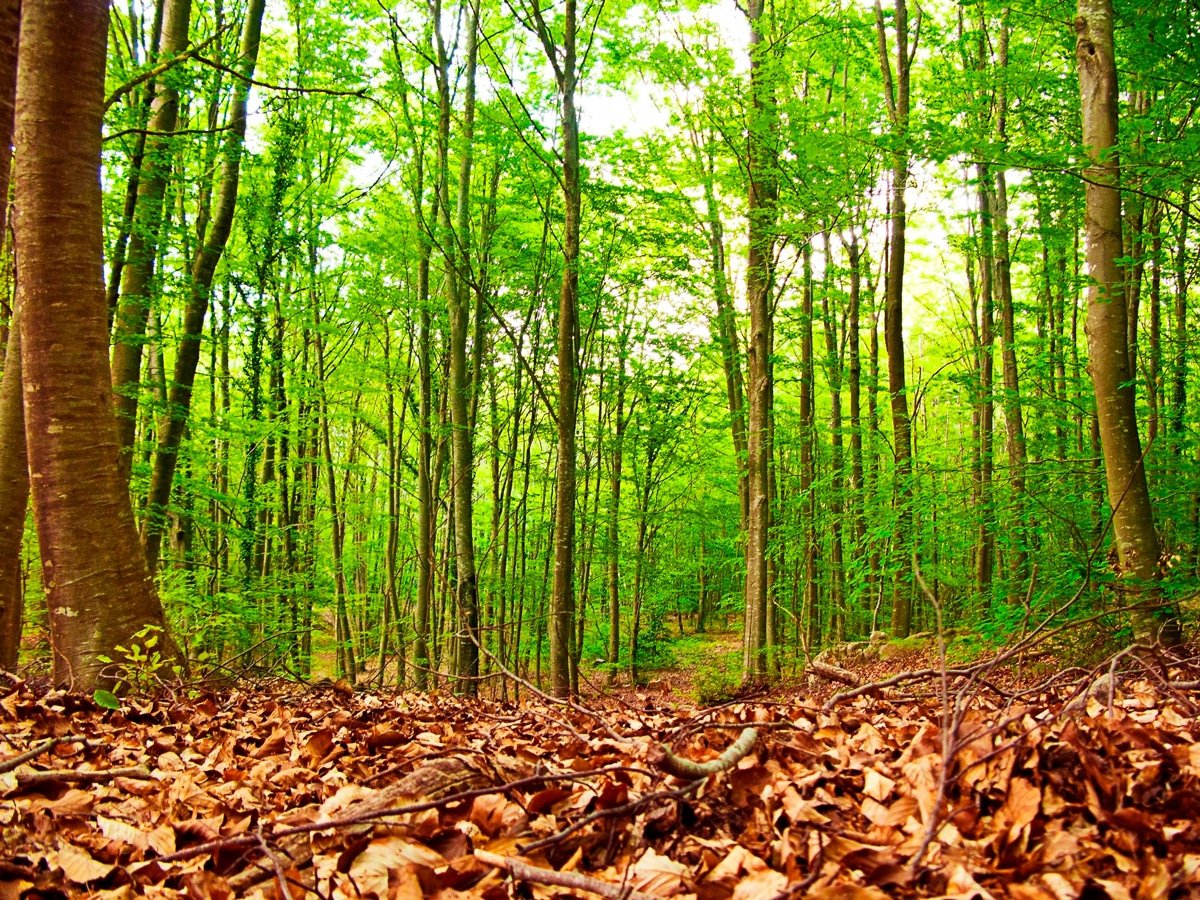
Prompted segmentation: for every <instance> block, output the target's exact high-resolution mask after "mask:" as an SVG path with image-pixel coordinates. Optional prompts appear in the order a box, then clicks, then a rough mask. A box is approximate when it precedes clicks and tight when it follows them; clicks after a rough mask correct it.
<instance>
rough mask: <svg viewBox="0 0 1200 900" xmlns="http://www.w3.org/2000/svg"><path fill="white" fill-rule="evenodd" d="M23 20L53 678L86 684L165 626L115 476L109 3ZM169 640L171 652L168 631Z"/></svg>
mask: <svg viewBox="0 0 1200 900" xmlns="http://www.w3.org/2000/svg"><path fill="white" fill-rule="evenodd" d="M22 19H23V21H22V27H21V43H20V67H19V73H18V79H17V110H18V115H17V128H16V142H15V143H16V153H17V158H18V160H19V164H18V165H19V168H18V174H17V179H16V180H17V198H16V199H17V220H16V224H15V232H16V235H17V248H16V249H17V260H18V263H17V265H18V269H17V277H18V284H19V291H20V295H19V299H18V303H19V305H20V306H21V310H22V311H21V365H22V375H23V379H24V392H25V416H26V422H27V423H28V429H27V434H28V435H29V436H31V437H32V439H31V440H28V448H29V467H30V481H31V484H32V485H33V505H34V515H35V518H36V521H37V527H38V538H39V542H40V545H41V551H42V572H43V584H44V585H45V589H46V595H47V603H48V606H49V612H50V634H51V645H52V647H53V653H54V680H55V682H56V683H58V684H62V685H68V686H70V687H73V688H75V689H79V690H90V689H92V688H93V687H94V686H96V685H97V684H106V683H108V682H109V680H110V677H109V673H106V672H105V664H104V663H102V662H101V661H100V659H99V657H100V656H102V655H108V656H111V657H113V658H119V657H120V654H119V653H118V652H117V651H116V649H115V648H116V646H117V645H118V644H124V645H125V646H129V645H130V644H131V643H136V642H138V641H139V640H143V639H139V638H137V637H135V636H136V635H137V634H138V632H140V631H142V630H143V629H145V628H146V627H148V626H150V627H158V628H162V627H163V626H164V625H165V622H164V619H163V613H162V606H161V605H160V603H159V600H158V596H157V595H156V594H155V591H154V586H153V583H152V582H151V580H150V577H149V573H148V572H147V570H146V565H145V562H144V560H143V558H142V556H141V554H140V552H139V547H138V536H137V528H136V526H135V524H134V519H133V510H132V508H131V506H130V503H129V495H128V492H127V490H126V488H125V485H124V483H123V482H122V480H121V478H120V476H119V474H118V457H119V450H118V444H117V429H116V420H115V417H114V416H113V412H112V402H111V399H110V398H111V395H110V393H109V387H108V386H109V384H110V383H111V380H110V379H111V373H110V370H109V365H108V312H107V304H106V300H105V296H104V282H103V270H102V265H101V258H102V255H103V231H102V222H101V189H100V131H101V122H102V116H103V98H104V67H105V58H106V49H107V45H106V37H107V29H108V9H107V4H105V3H104V2H102V0H44V2H38V3H31V4H28V5H27V6H26V8H25V10H24V12H23V14H22ZM82 473H86V476H87V477H82ZM159 648H160V652H162V653H163V654H164V655H165V656H166V657H167V658H168V659H170V658H172V657H174V656H175V650H174V647H173V645H172V644H171V642H170V641H169V640H168V639H166V637H165V636H160V639H159Z"/></svg>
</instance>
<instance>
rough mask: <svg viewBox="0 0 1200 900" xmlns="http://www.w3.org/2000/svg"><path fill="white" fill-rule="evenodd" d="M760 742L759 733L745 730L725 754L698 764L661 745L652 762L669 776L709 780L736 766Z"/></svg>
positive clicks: (751, 729)
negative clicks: (708, 778)
mask: <svg viewBox="0 0 1200 900" xmlns="http://www.w3.org/2000/svg"><path fill="white" fill-rule="evenodd" d="M756 740H758V731H757V730H756V729H754V728H743V729H742V734H741V737H739V738H738V739H737V740H736V741H734V742H733V743H732V744H730V745H729V747H728V748H726V750H725V752H724V753H722V754H721V755H720V756H718V757H717V758H716V759H710V760H709V761H708V762H703V763H698V762H696V761H695V760H691V759H687V758H686V757H683V756H676V755H675V754H674V753H672V752H671V751H670V750H669V749H668V748H667V747H666V746H664V745H662V744H659V745H658V748H657V752H653V753H652V754H651V759H650V761H651V762H652V763H654V764H655V765H657V766H658V767H659V768H660V769H662V770H663V771H664V772H666V773H667V774H669V775H675V776H678V777H679V778H689V779H692V778H707V777H708V776H709V775H715V774H717V773H718V772H724V771H725V770H726V769H732V768H733V767H734V766H736V765H737V764H738V763H739V762H741V761H742V759H743V758H744V757H745V755H746V754H747V753H749V752H750V748H751V747H753V746H754V742H755V741H756Z"/></svg>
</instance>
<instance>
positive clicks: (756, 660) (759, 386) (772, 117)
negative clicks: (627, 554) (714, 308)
mask: <svg viewBox="0 0 1200 900" xmlns="http://www.w3.org/2000/svg"><path fill="white" fill-rule="evenodd" d="M747 11H748V18H749V20H750V102H751V114H750V115H751V118H750V133H749V136H748V141H749V146H748V148H747V149H748V155H747V163H748V166H747V168H748V171H749V192H748V198H747V211H746V212H747V218H748V219H749V242H748V243H749V246H748V251H747V265H746V305H747V306H748V307H749V309H750V340H749V347H748V354H747V365H748V370H749V377H748V379H747V380H748V394H749V422H748V428H747V441H746V446H747V466H746V473H747V474H746V479H747V491H746V496H747V521H746V612H745V616H746V619H745V626H744V631H743V640H742V664H743V675H744V678H745V679H746V680H747V681H748V682H750V681H759V680H762V679H763V678H765V677H766V675H767V643H768V622H767V619H768V615H767V604H768V602H769V598H768V596H767V568H768V567H767V541H768V533H767V532H768V527H769V521H770V518H769V517H770V493H769V490H770V479H769V475H768V470H769V469H770V466H771V444H770V435H769V429H770V416H771V412H770V396H771V389H770V359H769V355H770V331H771V289H772V282H773V274H774V271H773V269H774V247H775V238H774V229H775V205H776V200H777V197H778V186H777V184H776V180H775V175H774V172H773V168H772V166H773V162H772V160H773V155H774V154H773V140H774V132H775V128H776V125H777V120H776V116H777V113H776V112H775V111H774V102H773V97H772V91H771V87H770V73H768V72H767V71H766V62H767V60H766V58H765V57H766V46H765V42H764V38H763V30H762V29H763V21H762V20H763V16H764V5H763V0H751V2H750V3H749V5H748V7H747Z"/></svg>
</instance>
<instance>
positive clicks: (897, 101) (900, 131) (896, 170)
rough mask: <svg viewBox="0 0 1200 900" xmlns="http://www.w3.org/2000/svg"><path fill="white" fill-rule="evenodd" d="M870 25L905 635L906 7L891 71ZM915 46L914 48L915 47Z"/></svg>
mask: <svg viewBox="0 0 1200 900" xmlns="http://www.w3.org/2000/svg"><path fill="white" fill-rule="evenodd" d="M875 25H876V32H877V35H876V36H877V38H878V44H879V65H880V70H881V71H882V73H883V80H884V99H885V100H886V101H887V106H888V113H889V116H890V118H891V122H892V135H893V137H894V139H895V140H896V141H897V142H899V145H898V146H897V149H896V150H895V151H894V153H893V159H892V193H891V215H890V219H891V221H890V224H891V233H890V235H889V239H888V253H889V256H888V266H887V298H886V306H885V309H884V343H885V344H886V346H887V355H888V392H889V393H890V394H891V406H892V440H893V443H894V447H895V454H896V462H895V473H896V491H895V504H896V507H897V509H896V531H895V535H896V552H897V553H898V554H899V556H900V559H899V560H898V563H899V565H898V567H897V572H896V582H895V585H894V588H893V591H892V635H893V636H894V637H906V636H907V635H908V633H909V630H910V628H911V625H912V607H911V590H912V585H911V584H910V581H911V578H910V576H911V571H912V559H911V554H910V553H909V549H910V545H909V541H911V540H912V532H913V527H912V524H913V520H912V500H913V485H912V466H913V461H912V457H913V452H912V420H911V418H910V417H909V412H908V388H907V386H906V383H905V382H906V375H905V363H904V256H905V228H906V225H907V207H906V205H905V196H904V192H905V188H906V187H907V184H908V166H909V155H908V151H907V150H906V149H905V148H904V146H903V143H904V142H905V141H906V140H907V133H908V114H909V72H910V70H911V67H912V55H911V53H910V52H909V42H908V37H909V36H908V5H907V2H906V0H895V19H894V22H893V28H894V31H895V36H896V71H895V78H894V79H893V75H892V66H891V62H890V60H889V58H888V51H887V32H886V29H885V27H884V21H883V9H882V7H881V6H880V0H875ZM914 49H915V48H914Z"/></svg>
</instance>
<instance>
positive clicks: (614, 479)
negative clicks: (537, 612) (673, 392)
mask: <svg viewBox="0 0 1200 900" xmlns="http://www.w3.org/2000/svg"><path fill="white" fill-rule="evenodd" d="M627 334H628V332H625V331H623V332H622V335H621V337H622V340H621V343H620V344H619V345H618V347H617V407H616V410H615V412H614V413H613V449H612V468H611V471H610V474H609V485H610V490H611V497H612V499H611V505H610V507H609V515H608V658H607V660H606V661H607V662H608V665H609V670H608V683H609V684H612V683H613V682H614V681H615V680H616V677H617V662H618V660H620V658H621V474H622V468H623V465H624V451H625V424H626V421H627V417H626V415H625V385H626V379H625V356H626V354H627V352H628V337H627Z"/></svg>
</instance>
